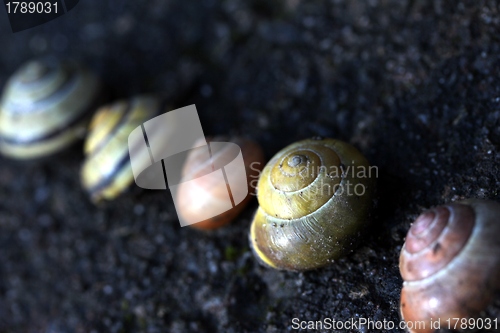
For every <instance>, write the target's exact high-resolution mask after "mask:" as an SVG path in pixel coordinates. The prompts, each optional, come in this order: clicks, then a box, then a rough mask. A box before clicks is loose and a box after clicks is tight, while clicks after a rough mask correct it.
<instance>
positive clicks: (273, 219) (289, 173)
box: [250, 139, 375, 271]
mask: <svg viewBox="0 0 500 333" xmlns="http://www.w3.org/2000/svg"><path fill="white" fill-rule="evenodd" d="M370 173H371V169H370V166H369V163H368V161H367V160H366V159H365V158H364V157H363V155H361V153H360V152H359V151H358V150H357V149H356V148H354V147H353V146H351V145H350V144H348V143H345V142H342V141H339V140H334V139H308V140H303V141H299V142H296V143H294V144H291V145H290V146H288V147H286V148H284V149H283V150H281V151H280V152H278V153H277V154H276V155H275V156H274V157H273V158H272V159H271V160H270V161H269V162H268V164H267V165H266V167H265V168H264V171H263V172H262V175H261V177H260V179H259V183H258V187H257V198H258V201H259V205H260V207H259V208H258V210H257V213H256V214H255V217H254V220H253V222H252V225H251V229H250V243H251V247H252V249H253V252H254V254H255V256H256V257H257V258H258V259H259V260H260V261H261V262H262V263H264V264H266V265H268V266H270V267H273V268H276V269H286V270H294V271H302V270H309V269H314V268H318V267H321V266H325V265H327V264H328V263H331V262H333V260H335V259H337V258H339V257H341V256H343V255H345V254H346V253H348V252H349V251H351V250H352V249H353V248H354V246H355V245H356V242H357V240H358V239H359V237H360V234H361V231H362V230H363V228H364V227H365V226H366V224H367V223H368V214H369V210H370V208H371V206H372V194H373V190H374V182H375V175H370Z"/></svg>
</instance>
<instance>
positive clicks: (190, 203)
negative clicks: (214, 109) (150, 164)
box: [176, 137, 264, 229]
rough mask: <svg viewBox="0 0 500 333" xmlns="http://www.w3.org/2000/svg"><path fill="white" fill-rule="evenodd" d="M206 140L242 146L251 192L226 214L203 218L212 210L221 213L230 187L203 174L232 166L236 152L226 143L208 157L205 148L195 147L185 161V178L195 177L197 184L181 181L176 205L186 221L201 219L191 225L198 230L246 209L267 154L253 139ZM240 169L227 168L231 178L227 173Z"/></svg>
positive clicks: (223, 220) (220, 138)
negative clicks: (230, 164) (209, 179)
mask: <svg viewBox="0 0 500 333" xmlns="http://www.w3.org/2000/svg"><path fill="white" fill-rule="evenodd" d="M206 141H207V142H208V143H210V142H232V143H235V144H237V145H238V146H239V147H240V149H241V153H242V155H243V161H244V164H245V172H246V176H247V184H248V194H247V195H246V197H245V199H243V201H242V202H240V203H239V204H237V205H236V206H234V207H233V208H231V209H229V210H227V211H225V212H224V213H222V214H219V215H216V216H214V217H212V218H209V219H205V220H203V217H201V216H207V213H208V214H209V215H213V214H210V212H219V211H221V210H223V207H226V205H227V196H228V186H227V185H226V183H217V184H214V183H213V182H207V179H206V178H203V177H202V176H203V175H206V174H208V173H210V172H212V171H213V170H214V169H215V168H217V167H222V166H226V165H228V164H229V163H230V162H231V161H232V160H233V159H234V154H233V152H232V151H231V150H232V149H231V147H229V146H224V147H223V148H222V149H221V150H219V151H217V152H214V151H213V150H212V151H211V152H212V156H211V158H210V159H207V156H206V154H205V153H204V149H193V150H191V152H190V153H189V155H188V157H187V159H186V163H185V164H184V167H183V170H182V177H183V179H189V180H191V179H193V182H194V183H193V182H190V185H189V186H187V185H186V184H187V183H185V182H184V183H181V184H180V186H179V190H178V191H177V193H176V195H177V200H176V208H177V212H178V213H179V214H181V216H182V217H183V218H184V219H185V220H187V221H200V222H197V223H194V224H190V226H192V227H193V228H197V229H215V228H219V227H221V226H223V225H225V224H227V223H228V222H230V221H231V220H233V219H234V218H235V217H236V216H237V215H238V214H239V213H240V212H241V211H242V210H243V208H245V206H246V205H247V203H248V201H249V200H250V198H251V196H252V195H253V194H254V192H255V184H252V180H256V179H257V178H258V177H259V173H260V171H261V170H262V168H263V166H264V154H263V152H262V149H261V148H260V146H259V145H258V144H257V143H255V142H253V141H251V140H248V139H245V138H242V137H232V138H227V137H213V138H209V137H207V138H206ZM199 146H200V143H199V142H197V143H195V144H194V147H199ZM238 171H239V170H234V169H231V168H225V172H226V177H227V178H229V179H231V175H228V174H227V173H228V172H238ZM252 185H253V186H252ZM232 194H233V193H232ZM214 214H215V213H214Z"/></svg>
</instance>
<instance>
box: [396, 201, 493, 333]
mask: <svg viewBox="0 0 500 333" xmlns="http://www.w3.org/2000/svg"><path fill="white" fill-rule="evenodd" d="M499 239H500V204H498V203H496V202H493V201H482V200H473V199H471V200H466V201H462V202H458V203H453V204H449V205H444V206H440V207H436V208H433V209H430V210H428V211H426V212H424V213H422V214H421V215H420V216H419V217H418V218H417V220H416V221H415V222H414V223H413V225H412V226H411V228H410V230H409V231H408V235H407V237H406V241H405V244H404V246H403V248H402V250H401V255H400V259H399V268H400V272H401V275H402V277H403V280H404V283H403V289H402V291H401V307H400V310H401V316H402V318H403V319H404V320H405V321H407V322H412V324H413V323H416V322H423V323H425V325H421V326H420V328H419V329H414V330H412V331H411V332H419V333H427V332H429V333H430V332H433V331H434V329H433V328H431V320H432V321H433V322H436V321H437V320H440V322H441V327H442V328H445V327H447V326H445V325H447V324H446V320H447V319H451V320H452V321H451V323H452V325H454V323H455V322H454V320H453V318H475V319H477V318H478V317H479V315H480V312H481V311H482V310H484V309H485V308H486V307H487V306H488V305H489V304H490V303H491V302H492V299H493V297H494V295H495V292H498V291H500V241H499ZM457 327H458V326H457Z"/></svg>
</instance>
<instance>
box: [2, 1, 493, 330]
mask: <svg viewBox="0 0 500 333" xmlns="http://www.w3.org/2000/svg"><path fill="white" fill-rule="evenodd" d="M499 11H500V9H499V5H498V3H497V2H496V1H451V0H450V1H438V0H436V1H430V0H429V1H419V0H408V1H399V0H398V1H396V0H392V1H391V0H369V1H360V0H351V1H347V0H345V1H343V0H331V1H310V2H307V1H301V0H286V1H265V0H224V1H214V0H205V1H191V2H188V1H180V0H170V1H159V0H154V1H153V0H151V1H124V0H105V1H104V0H100V1H97V0H82V1H80V3H79V4H78V5H77V7H76V8H75V9H73V10H72V11H71V12H69V13H68V14H66V15H64V16H62V17H60V18H58V19H56V20H55V21H52V22H49V23H47V24H45V25H42V26H39V27H36V28H33V29H30V30H26V31H23V32H19V33H16V34H13V33H11V31H10V28H9V26H8V21H7V17H6V15H5V12H4V11H3V9H1V10H0V12H1V14H0V50H1V52H0V83H1V84H2V85H3V84H5V81H6V79H7V78H8V76H9V75H10V74H11V73H12V72H13V71H14V70H15V69H16V68H17V67H18V66H19V65H20V64H22V63H23V62H25V61H27V60H29V59H31V58H33V57H37V56H42V55H55V56H57V57H60V58H62V59H66V58H74V59H77V60H80V61H82V62H83V63H85V64H86V65H87V66H88V67H90V68H91V69H93V70H94V71H96V72H97V73H99V75H100V76H101V77H102V79H103V80H104V82H105V83H106V85H107V86H108V87H109V91H110V94H111V95H112V96H113V97H114V98H119V97H128V96H132V95H135V94H138V93H144V92H160V93H163V94H165V95H166V96H168V98H169V99H170V100H171V101H172V108H175V107H181V106H185V105H189V104H192V103H196V105H197V108H198V111H199V113H200V117H201V120H202V124H203V128H204V131H205V133H206V134H210V135H214V134H238V133H239V134H245V135H248V136H250V137H252V138H254V139H255V140H257V141H258V142H259V143H260V144H262V146H263V147H264V149H265V153H266V156H267V157H268V158H270V157H271V156H272V155H273V154H274V153H275V152H277V151H278V150H279V149H281V148H283V147H284V146H285V145H287V144H289V143H291V142H294V141H297V140H300V139H303V138H307V137H311V136H317V135H320V136H326V137H334V138H339V139H342V140H345V141H348V142H350V143H352V144H353V145H355V146H356V147H357V148H358V149H360V150H361V151H362V152H363V153H364V154H365V155H366V157H367V158H368V159H369V160H370V162H371V163H372V164H373V165H376V166H378V168H379V179H378V194H377V207H376V209H375V210H374V212H373V223H372V227H371V229H370V230H369V232H368V233H367V235H368V236H367V237H366V238H365V241H364V242H363V243H362V245H361V247H360V248H359V249H358V250H356V251H355V252H353V253H352V254H351V255H349V256H347V257H346V258H343V259H341V260H339V261H338V262H336V263H335V264H334V265H331V266H329V267H326V268H323V269H319V270H317V271H311V272H306V273H289V272H279V271H275V270H271V269H267V268H264V267H262V266H260V265H259V264H257V262H256V261H255V259H254V258H253V256H252V254H251V252H250V250H249V245H248V237H247V234H248V229H249V224H250V221H251V218H252V215H253V212H254V211H255V208H256V207H257V202H256V201H253V202H252V203H251V204H250V205H249V207H248V208H247V209H246V210H245V211H244V213H243V214H241V215H240V216H239V217H238V219H237V220H236V221H234V223H232V224H231V225H230V226H228V227H225V228H222V229H220V230H217V231H215V232H211V233H203V232H199V231H196V230H193V229H189V228H181V227H180V226H179V224H178V221H177V216H176V213H175V210H174V206H173V202H172V200H171V197H170V194H169V192H153V191H141V190H139V189H138V188H135V187H134V188H132V189H131V190H130V191H129V192H128V193H126V194H124V195H123V196H121V197H119V198H118V199H116V200H115V201H113V202H109V203H107V204H104V205H102V206H100V207H95V206H94V205H93V204H92V203H91V202H90V201H89V199H88V197H87V195H86V194H85V193H84V192H83V190H82V189H81V187H80V184H79V168H80V165H81V162H82V160H83V154H82V152H81V150H82V147H81V144H80V145H76V146H74V147H72V148H71V149H69V150H68V151H66V152H64V153H63V154H61V155H59V156H57V158H53V159H50V160H45V161H41V162H26V163H22V162H15V161H10V160H8V159H5V158H0V332H51V333H52V332H217V331H218V332H283V331H292V319H293V318H299V319H300V320H320V319H324V318H333V319H335V320H338V321H348V320H350V319H351V318H359V317H364V318H370V319H372V320H384V319H385V320H391V321H394V322H395V323H399V315H398V306H399V293H400V289H401V284H402V280H401V278H400V275H399V271H398V256H399V251H400V249H401V246H402V244H403V241H404V235H405V233H406V231H407V229H408V227H409V225H410V223H411V221H412V220H413V219H414V218H415V217H416V216H417V215H418V214H419V213H420V212H421V211H422V210H423V209H425V208H426V207H430V206H434V205H438V204H441V203H446V202H450V201H455V200H459V199H462V198H469V197H475V198H489V199H497V200H498V199H499V196H500V195H499V193H498V188H499V184H500V172H499V167H498V166H499V164H498V162H499V160H500V127H499V125H500V80H499V77H500V40H499V38H500V37H499V36H500V12H499ZM499 309H500V307H496V308H494V309H493V310H492V314H493V315H496V316H499ZM352 331H353V332H369V331H371V330H369V329H368V328H367V327H362V328H360V329H359V330H352ZM381 331H383V332H385V331H394V332H400V331H401V330H398V329H394V330H381Z"/></svg>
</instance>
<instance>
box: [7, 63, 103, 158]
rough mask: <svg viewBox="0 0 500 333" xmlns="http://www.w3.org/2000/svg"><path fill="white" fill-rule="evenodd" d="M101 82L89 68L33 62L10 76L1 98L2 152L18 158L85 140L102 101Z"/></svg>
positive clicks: (69, 64) (48, 152) (32, 155)
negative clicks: (92, 116)
mask: <svg viewBox="0 0 500 333" xmlns="http://www.w3.org/2000/svg"><path fill="white" fill-rule="evenodd" d="M101 97H102V93H101V84H100V82H99V80H98V79H97V77H96V76H94V75H93V74H91V73H90V72H89V71H87V70H86V69H84V68H83V67H81V66H79V65H76V64H74V63H70V62H59V61H57V60H55V59H52V58H43V59H40V60H33V61H30V62H28V63H26V64H25V65H23V66H22V67H21V68H20V69H18V70H17V71H16V72H15V73H14V74H13V75H12V77H11V78H10V79H9V80H8V82H7V84H6V87H5V89H4V92H3V95H2V99H1V102H0V152H1V153H2V154H4V155H6V156H9V157H11V158H16V159H32V158H38V157H42V156H47V155H50V154H53V153H56V152H58V151H60V150H62V149H63V148H65V147H67V146H69V145H70V144H72V143H74V142H75V141H77V140H78V139H82V138H83V136H84V135H85V131H86V126H87V123H88V119H89V117H90V114H91V112H92V111H94V109H95V107H96V106H97V104H98V102H99V101H100V100H101Z"/></svg>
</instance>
